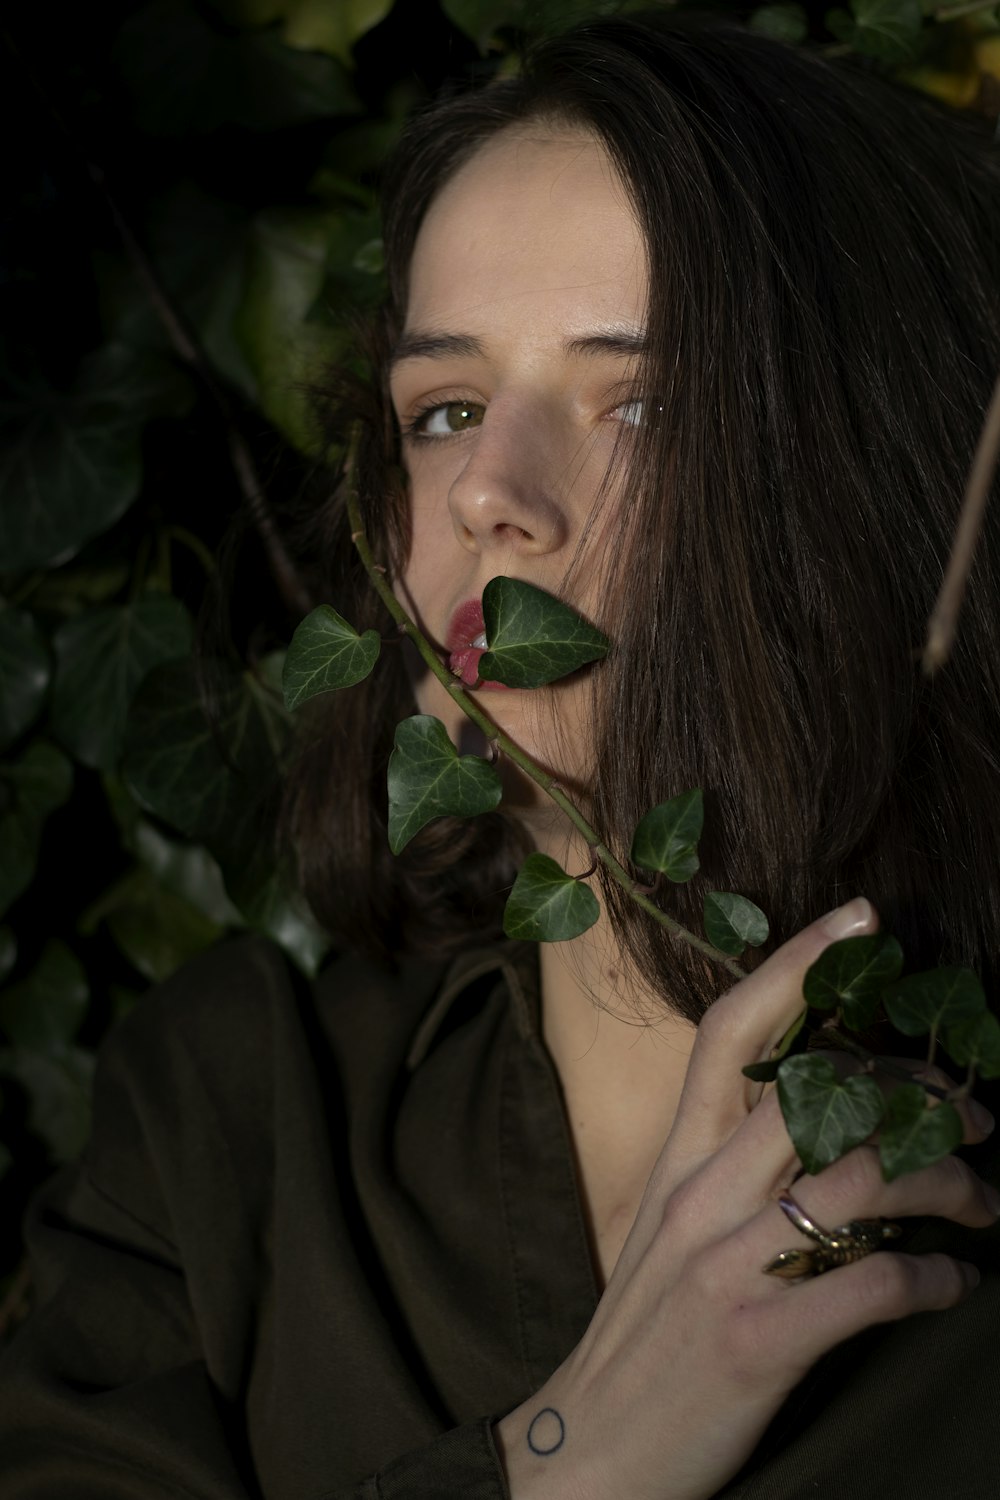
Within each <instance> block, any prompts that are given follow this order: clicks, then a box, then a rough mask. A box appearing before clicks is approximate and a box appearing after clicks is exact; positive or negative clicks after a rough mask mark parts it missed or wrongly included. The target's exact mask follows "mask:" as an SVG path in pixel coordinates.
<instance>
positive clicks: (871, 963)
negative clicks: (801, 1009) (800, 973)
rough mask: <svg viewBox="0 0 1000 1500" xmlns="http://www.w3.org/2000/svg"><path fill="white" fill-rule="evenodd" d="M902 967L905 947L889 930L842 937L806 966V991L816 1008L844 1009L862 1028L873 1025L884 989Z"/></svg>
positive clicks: (848, 1018)
mask: <svg viewBox="0 0 1000 1500" xmlns="http://www.w3.org/2000/svg"><path fill="white" fill-rule="evenodd" d="M902 967H903V950H902V948H901V947H900V946H899V943H898V942H897V941H896V939H895V938H894V937H891V936H890V935H889V933H886V932H876V933H872V934H870V935H869V936H865V937H850V938H842V939H841V940H840V942H838V943H831V944H830V946H829V947H828V948H824V949H823V952H822V953H821V954H820V956H819V958H818V959H817V960H816V962H815V963H814V964H813V965H812V966H811V967H810V968H809V969H807V970H806V977H805V980H804V982H803V985H802V993H803V995H804V996H805V1001H806V1004H807V1005H809V1006H812V1008H813V1009H814V1010H842V1011H843V1013H844V1020H845V1021H846V1022H847V1024H848V1026H851V1027H853V1028H854V1029H855V1030H860V1029H862V1028H863V1027H865V1026H870V1025H871V1023H872V1021H873V1020H874V1019H875V1015H876V1012H877V1010H878V1002H879V997H880V996H881V994H882V991H883V990H884V989H885V987H886V985H887V984H890V983H891V982H892V981H893V980H894V979H897V978H898V977H899V972H900V970H901V969H902Z"/></svg>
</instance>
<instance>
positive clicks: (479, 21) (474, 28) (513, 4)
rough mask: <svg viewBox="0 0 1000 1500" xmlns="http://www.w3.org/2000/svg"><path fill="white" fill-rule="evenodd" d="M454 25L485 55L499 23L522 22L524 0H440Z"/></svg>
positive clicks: (503, 24)
mask: <svg viewBox="0 0 1000 1500" xmlns="http://www.w3.org/2000/svg"><path fill="white" fill-rule="evenodd" d="M441 9H442V10H443V11H444V13H445V15H446V16H447V17H448V19H449V21H450V22H451V23H452V25H453V26H457V27H458V29H459V31H464V32H465V35H466V36H467V37H469V38H470V39H471V40H472V41H474V42H475V44H476V46H477V47H478V48H479V50H480V52H481V53H482V54H483V56H485V55H486V53H487V52H488V50H489V45H490V42H491V41H492V40H493V36H494V33H495V32H496V30H497V27H499V26H509V25H521V24H523V21H524V0H441Z"/></svg>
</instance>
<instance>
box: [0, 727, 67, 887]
mask: <svg viewBox="0 0 1000 1500" xmlns="http://www.w3.org/2000/svg"><path fill="white" fill-rule="evenodd" d="M72 790H73V767H72V764H71V763H70V761H68V760H67V758H66V756H65V755H63V753H62V751H61V750H57V749H56V748H55V746H54V745H46V744H43V743H37V744H34V745H29V747H28V749H27V750H26V751H25V752H24V754H23V755H22V756H21V758H20V759H19V760H17V761H14V762H13V763H12V764H11V763H8V764H7V765H0V849H2V850H3V858H2V859H0V915H2V914H3V913H4V912H5V911H6V910H7V908H8V906H10V904H11V902H12V901H15V900H16V899H17V897H18V896H20V894H21V892H22V891H25V890H27V888H28V886H29V885H30V884H31V879H32V876H33V875H34V873H35V866H36V864H37V863H38V846H39V842H40V840H41V837H42V829H43V827H44V825H45V820H46V818H47V817H48V816H49V814H50V813H52V812H55V810H56V808H57V807H61V806H62V805H63V803H64V802H67V801H68V800H69V795H70V793H71V791H72Z"/></svg>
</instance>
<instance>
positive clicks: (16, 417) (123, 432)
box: [0, 360, 142, 572]
mask: <svg viewBox="0 0 1000 1500" xmlns="http://www.w3.org/2000/svg"><path fill="white" fill-rule="evenodd" d="M141 425H142V414H141V413H140V412H138V411H137V409H136V406H135V403H134V402H123V400H122V399H121V391H120V387H119V383H118V378H117V375H116V374H115V372H113V371H111V370H109V369H107V368H106V367H105V366H104V365H102V364H100V363H98V362H97V361H96V360H91V361H88V362H86V363H85V364H84V366H83V367H82V368H81V371H80V375H79V379H78V382H77V385H76V388H75V389H74V390H72V391H70V392H68V393H63V392H60V391H56V390H54V389H53V388H52V387H51V386H50V385H49V384H48V383H47V382H45V381H43V380H41V378H40V377H35V378H25V379H22V380H18V381H16V382H15V381H13V380H11V381H10V382H9V383H8V387H7V390H6V391H4V392H0V558H2V559H3V567H4V569H5V571H9V572H20V571H23V570H25V569H27V568H37V567H41V566H44V565H47V564H51V563H54V562H57V561H62V560H63V559H65V558H68V557H71V556H72V555H73V553H75V552H77V551H79V549H80V548H81V547H82V546H83V544H84V542H88V541H90V539H91V538H92V537H95V536H98V535H100V533H101V532H103V531H107V529H108V527H109V526H112V525H113V524H114V522H115V521H117V520H118V518H119V517H120V516H121V515H123V514H124V512H125V511H126V510H128V508H129V506H130V505H131V504H132V501H133V500H134V499H135V497H136V495H137V494H138V491H139V480H140V476H141V463H140V452H139V438H140V430H141Z"/></svg>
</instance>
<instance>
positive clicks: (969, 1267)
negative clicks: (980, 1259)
mask: <svg viewBox="0 0 1000 1500" xmlns="http://www.w3.org/2000/svg"><path fill="white" fill-rule="evenodd" d="M958 1264H959V1265H960V1266H961V1267H962V1275H963V1276H964V1278H965V1285H966V1289H967V1290H968V1291H970V1292H971V1291H973V1290H974V1288H975V1287H977V1286H978V1285H979V1282H980V1275H979V1267H978V1266H974V1265H973V1264H972V1262H971V1260H960V1261H959V1262H958Z"/></svg>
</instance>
